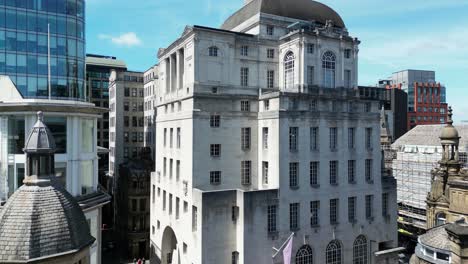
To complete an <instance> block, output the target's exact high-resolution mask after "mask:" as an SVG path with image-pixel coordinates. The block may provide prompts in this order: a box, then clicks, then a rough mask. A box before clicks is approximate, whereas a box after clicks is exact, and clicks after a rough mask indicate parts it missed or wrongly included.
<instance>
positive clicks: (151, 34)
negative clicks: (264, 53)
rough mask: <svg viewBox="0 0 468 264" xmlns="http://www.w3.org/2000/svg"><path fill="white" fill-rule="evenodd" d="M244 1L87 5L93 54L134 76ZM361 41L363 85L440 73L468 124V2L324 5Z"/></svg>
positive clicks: (331, 0)
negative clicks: (396, 75) (191, 31)
mask: <svg viewBox="0 0 468 264" xmlns="http://www.w3.org/2000/svg"><path fill="white" fill-rule="evenodd" d="M243 2H244V0H186V1H182V0H133V1H128V0H87V25H86V26H87V29H86V30H87V32H86V36H87V52H88V53H96V54H103V55H113V56H117V57H118V58H119V59H122V60H124V61H126V62H127V65H128V67H129V69H130V70H138V71H144V70H146V69H148V68H149V67H150V66H151V65H153V64H155V63H156V62H157V58H156V52H157V50H158V48H160V47H165V46H167V45H168V44H170V43H171V42H173V41H174V40H175V39H176V38H177V37H179V36H180V34H181V33H182V31H183V30H184V27H185V26H186V25H203V26H210V27H219V26H220V25H221V24H222V22H223V21H224V20H225V19H226V18H227V17H228V16H229V15H230V14H232V13H233V12H234V11H236V10H237V9H239V8H240V7H241V6H242V4H243ZM321 2H322V3H325V4H327V5H329V6H331V7H332V8H333V9H335V10H336V11H337V12H338V13H339V14H340V15H341V17H342V18H343V20H344V22H345V23H346V26H347V28H348V30H349V32H350V34H351V35H352V36H353V37H357V38H359V39H360V40H361V41H362V43H361V45H360V55H359V60H360V61H359V84H360V85H373V84H375V83H376V82H377V80H378V79H380V78H385V77H388V76H389V75H390V74H391V73H392V72H395V71H398V70H402V69H408V68H411V69H424V70H435V71H436V78H437V81H440V82H441V83H443V84H445V85H446V86H447V100H448V103H449V104H450V105H453V107H454V112H455V120H456V121H457V122H460V121H461V120H468V104H467V102H466V101H465V100H467V101H468V96H466V95H467V93H466V92H465V89H466V88H467V87H468V15H467V14H468V0H443V1H440V0H392V1H389V0H322V1H321Z"/></svg>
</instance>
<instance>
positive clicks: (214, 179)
mask: <svg viewBox="0 0 468 264" xmlns="http://www.w3.org/2000/svg"><path fill="white" fill-rule="evenodd" d="M210 184H212V185H218V184H221V172H220V171H210Z"/></svg>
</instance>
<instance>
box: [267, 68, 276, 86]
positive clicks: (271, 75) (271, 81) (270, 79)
mask: <svg viewBox="0 0 468 264" xmlns="http://www.w3.org/2000/svg"><path fill="white" fill-rule="evenodd" d="M274 86H275V71H271V70H268V71H267V88H270V89H271V88H273V87H274Z"/></svg>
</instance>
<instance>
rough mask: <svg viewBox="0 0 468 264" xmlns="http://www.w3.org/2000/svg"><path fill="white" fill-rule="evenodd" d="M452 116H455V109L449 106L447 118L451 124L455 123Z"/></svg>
mask: <svg viewBox="0 0 468 264" xmlns="http://www.w3.org/2000/svg"><path fill="white" fill-rule="evenodd" d="M452 117H453V110H452V107H451V106H449V108H448V120H447V124H448V125H450V126H452V125H453V119H452Z"/></svg>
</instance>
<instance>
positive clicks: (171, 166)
mask: <svg viewBox="0 0 468 264" xmlns="http://www.w3.org/2000/svg"><path fill="white" fill-rule="evenodd" d="M173 167H174V160H173V159H169V178H171V179H172V168H173Z"/></svg>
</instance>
